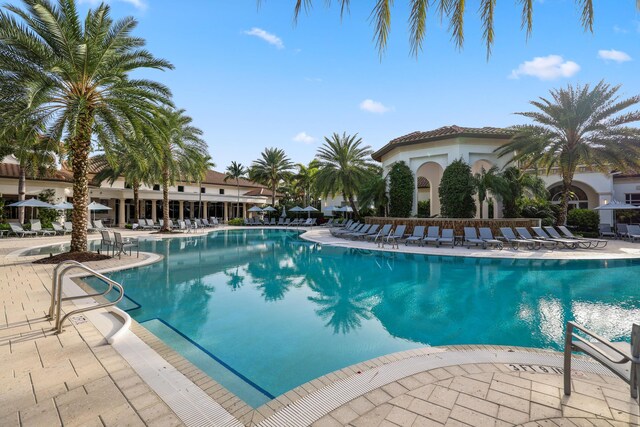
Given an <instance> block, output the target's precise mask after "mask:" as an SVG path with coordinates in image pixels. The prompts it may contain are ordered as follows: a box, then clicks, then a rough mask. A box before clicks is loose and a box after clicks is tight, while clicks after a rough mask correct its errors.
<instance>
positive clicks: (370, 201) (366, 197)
mask: <svg viewBox="0 0 640 427" xmlns="http://www.w3.org/2000/svg"><path fill="white" fill-rule="evenodd" d="M358 203H359V204H360V206H373V208H374V209H375V210H376V211H377V212H376V213H377V214H378V215H381V216H387V208H388V206H389V196H388V194H387V179H386V177H385V176H383V174H382V168H381V167H380V166H378V165H374V166H373V167H371V171H370V173H369V176H368V177H367V178H365V180H364V182H363V184H362V186H361V187H360V189H359V190H358Z"/></svg>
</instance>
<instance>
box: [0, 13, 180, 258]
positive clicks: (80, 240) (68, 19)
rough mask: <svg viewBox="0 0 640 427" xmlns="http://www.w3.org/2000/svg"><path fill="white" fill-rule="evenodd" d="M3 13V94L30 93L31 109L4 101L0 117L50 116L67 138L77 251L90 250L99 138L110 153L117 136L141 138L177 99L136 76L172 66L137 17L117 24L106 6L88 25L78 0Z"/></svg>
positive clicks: (51, 129)
mask: <svg viewBox="0 0 640 427" xmlns="http://www.w3.org/2000/svg"><path fill="white" fill-rule="evenodd" d="M22 3H23V6H24V7H23V8H19V7H18V6H13V5H5V6H4V9H5V12H4V13H2V14H0V92H1V93H2V94H3V97H6V98H7V99H14V98H20V97H23V96H24V95H25V93H26V95H27V96H28V99H29V102H28V105H29V106H30V107H31V108H30V109H29V110H25V108H23V106H21V104H20V103H16V104H13V103H11V102H7V103H0V106H1V107H2V111H0V117H2V119H4V120H7V121H8V122H11V121H12V120H14V119H15V120H22V119H23V117H24V115H26V114H28V115H30V116H31V117H35V118H36V119H38V120H43V121H46V123H47V136H48V137H50V138H51V139H52V140H54V141H60V140H63V141H65V142H66V145H67V153H68V155H69V158H70V160H71V163H72V166H73V204H74V210H73V232H72V234H71V248H70V251H71V252H82V251H86V250H87V207H88V200H89V191H88V179H87V173H88V161H89V153H90V152H91V149H92V138H94V140H95V141H96V142H97V143H98V145H99V146H100V147H101V148H102V149H103V150H105V151H109V150H110V149H111V146H112V145H113V143H114V142H115V141H118V140H132V141H135V131H136V129H138V128H139V125H140V124H141V123H145V122H149V121H150V120H151V112H152V111H153V110H154V107H155V105H157V104H159V103H170V101H169V96H170V93H169V89H167V88H166V87H165V86H163V85H161V84H159V83H156V82H153V81H150V80H146V79H134V78H131V77H130V74H131V72H132V71H135V70H140V69H148V68H153V69H158V70H165V69H168V68H172V66H171V64H170V63H169V62H167V61H165V60H162V59H156V58H155V57H154V56H153V55H152V54H151V53H149V52H148V51H147V50H145V49H144V48H143V46H144V40H143V39H141V38H139V37H134V36H132V35H131V33H132V31H133V30H134V28H135V27H136V25H137V22H136V21H135V20H134V19H133V18H131V17H128V18H124V19H122V20H119V21H115V22H114V20H113V19H112V18H111V17H110V8H109V6H108V5H106V4H104V3H103V4H101V5H99V6H98V7H97V8H95V9H92V10H90V11H89V12H88V13H87V15H86V17H85V19H84V22H83V21H82V20H81V19H80V17H79V14H78V11H77V10H76V4H75V1H74V0H58V1H57V2H56V3H55V4H54V3H52V2H50V1H48V0H23V2H22Z"/></svg>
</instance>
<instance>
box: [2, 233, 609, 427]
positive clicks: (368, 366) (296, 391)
mask: <svg viewBox="0 0 640 427" xmlns="http://www.w3.org/2000/svg"><path fill="white" fill-rule="evenodd" d="M251 228H255V229H260V228H262V229H286V230H293V229H291V228H285V227H251ZM251 228H248V227H228V228H227V227H224V228H220V229H218V230H226V229H240V230H242V229H251ZM208 231H209V232H213V231H216V230H208ZM185 234H186V233H183V234H176V235H157V236H156V235H152V236H149V237H152V238H175V237H178V238H180V237H196V236H198V235H197V234H196V235H194V234H186V235H185ZM206 234H208V233H201V234H200V236H204V235H206ZM305 234H307V233H302V234H301V235H300V236H301V237H302V238H305V240H309V241H312V242H314V243H320V244H328V243H326V242H322V241H318V242H316V241H314V240H312V239H309V238H307V237H308V236H305ZM42 246H48V245H42ZM29 249H33V247H32V248H29ZM29 249H22V250H18V251H14V252H16V253H20V252H25V251H27V250H29ZM381 250H383V251H388V252H391V251H389V250H388V249H381ZM14 252H12V253H11V255H13V254H14ZM141 254H144V255H145V256H148V257H149V258H145V259H143V260H141V261H140V262H136V263H133V264H128V265H124V266H121V267H117V266H116V267H110V268H106V269H100V270H98V271H100V272H101V273H102V272H113V271H124V270H128V269H132V268H139V267H143V266H146V265H151V264H154V263H156V262H159V261H161V260H162V259H163V256H162V255H159V254H155V253H147V252H141ZM461 255H462V256H465V255H463V254H461ZM545 259H546V258H545ZM83 283H84V285H85V286H89V285H88V284H86V282H83ZM115 316H119V315H117V314H115ZM130 330H131V332H132V333H133V334H135V336H136V337H137V338H139V339H140V340H142V342H144V343H145V344H146V345H147V346H148V347H149V348H150V349H152V350H153V351H154V352H155V353H156V354H157V355H158V356H160V357H161V358H162V359H164V360H165V361H166V362H167V363H168V364H169V365H171V366H172V367H173V368H175V369H176V370H177V371H178V372H179V373H181V374H182V375H184V376H185V377H186V378H187V379H188V380H189V381H191V382H192V383H193V384H194V385H196V386H197V387H198V388H200V390H202V391H203V392H204V393H205V394H207V395H208V396H209V397H210V398H211V399H212V400H213V401H214V402H215V403H217V404H218V405H220V406H222V408H224V409H225V410H226V411H227V412H228V413H229V414H230V415H231V416H232V417H233V418H235V419H236V420H237V421H239V422H240V423H242V424H244V425H256V426H276V425H282V424H279V423H280V422H281V421H282V420H283V419H286V420H287V425H289V424H288V423H290V422H291V417H294V419H295V420H296V423H297V422H303V423H304V422H306V421H300V420H308V418H309V414H313V416H314V417H315V418H314V420H317V419H320V418H321V417H322V416H323V415H326V414H328V413H329V412H330V411H331V410H333V409H335V407H336V406H335V404H336V402H342V401H343V400H344V398H343V399H342V400H336V399H335V398H328V397H327V393H330V390H332V388H331V387H335V384H341V386H340V387H344V386H345V384H347V385H346V386H347V387H348V383H349V382H353V381H356V380H357V379H358V378H362V374H363V373H365V372H373V371H374V370H377V369H379V368H381V367H383V366H387V365H392V364H396V363H398V362H401V361H404V360H408V359H412V358H413V359H414V358H420V357H425V356H433V355H437V354H441V355H444V353H449V352H452V351H455V352H475V353H477V354H482V352H485V353H486V355H491V354H496V353H497V352H500V353H504V354H506V355H507V356H509V355H510V356H516V355H521V354H525V356H526V355H527V354H529V355H531V354H544V355H551V356H554V357H555V358H556V359H557V358H558V357H561V355H560V353H558V352H555V351H552V350H545V349H538V348H526V347H517V346H494V345H453V346H441V347H423V348H419V349H415V350H406V351H401V352H397V353H392V354H387V355H383V356H380V357H377V358H373V359H370V360H366V361H363V362H360V363H356V364H353V365H350V366H347V367H344V368H342V369H338V370H336V371H333V372H330V373H328V374H326V375H323V376H321V377H318V378H315V379H313V380H311V381H308V382H306V383H304V384H301V385H300V386H297V387H295V388H293V389H291V390H289V391H288V392H286V393H283V394H281V395H279V396H276V397H275V398H274V399H272V400H270V401H269V402H267V403H265V404H263V405H261V406H259V407H258V408H253V407H252V406H250V405H248V404H247V403H245V402H244V401H243V400H242V399H240V398H239V397H238V396H236V395H235V394H234V393H232V392H230V391H229V390H227V389H226V388H224V387H223V386H222V385H221V384H219V383H218V382H217V381H216V380H215V379H213V378H211V377H210V376H209V375H208V374H206V373H205V372H204V371H202V370H201V369H199V368H198V367H197V366H195V365H194V364H193V363H191V362H190V361H189V360H187V359H186V358H184V357H183V356H181V355H180V354H179V353H178V352H176V351H175V350H173V349H172V348H171V347H169V346H168V345H167V344H165V343H164V342H163V341H162V340H161V339H159V338H158V337H157V336H155V334H153V333H152V332H151V331H149V330H148V329H146V328H145V327H144V326H143V325H141V324H140V323H138V322H137V321H136V320H135V319H132V322H131V328H130ZM114 348H115V349H116V350H117V351H118V352H119V353H120V350H119V349H118V348H117V347H116V346H114ZM479 352H480V353H479ZM123 357H124V356H123ZM574 357H575V356H574ZM578 359H584V360H587V359H586V358H582V357H581V356H578ZM469 363H482V362H473V361H469ZM584 363H589V362H584ZM453 365H457V363H454V364H453ZM447 366H451V365H447ZM599 373H602V372H599ZM407 375H409V374H407ZM404 376H406V375H404ZM404 376H403V377H398V378H395V377H389V378H393V379H389V382H391V381H395V380H398V379H401V378H404ZM611 376H612V375H611ZM356 382H357V381H356ZM149 385H150V387H152V386H151V384H149ZM152 388H153V387H152ZM344 396H348V394H346V395H344ZM161 398H162V396H161ZM162 399H163V400H164V401H165V403H166V404H167V405H169V407H170V408H171V409H172V410H174V408H173V407H172V404H171V402H168V401H167V400H165V399H164V398H162ZM318 399H319V400H318ZM348 401H349V400H347V401H344V402H342V403H347V402H348ZM309 402H312V404H313V405H316V406H314V408H315V409H314V410H313V411H311V412H309V411H308V405H309ZM318 402H320V405H321V406H317V405H318ZM330 402H333V403H330ZM329 403H330V404H329ZM327 405H328V406H327ZM332 405H333V406H332ZM338 406H339V405H338ZM318 407H322V408H324V409H322V410H318V409H317V408H318ZM283 417H284V418H283ZM183 421H184V420H183ZM274 423H275V424H274ZM291 425H306V424H291Z"/></svg>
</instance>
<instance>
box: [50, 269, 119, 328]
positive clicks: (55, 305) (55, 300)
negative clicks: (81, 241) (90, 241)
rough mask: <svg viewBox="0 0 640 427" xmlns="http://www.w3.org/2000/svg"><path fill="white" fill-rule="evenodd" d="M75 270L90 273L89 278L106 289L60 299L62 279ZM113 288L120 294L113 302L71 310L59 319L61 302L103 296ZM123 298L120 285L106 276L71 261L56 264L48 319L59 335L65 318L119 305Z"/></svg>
mask: <svg viewBox="0 0 640 427" xmlns="http://www.w3.org/2000/svg"><path fill="white" fill-rule="evenodd" d="M75 268H77V269H80V270H84V271H86V272H88V273H90V274H91V276H93V277H97V278H98V279H100V280H102V281H103V282H105V283H106V284H107V285H108V286H107V289H106V290H105V291H104V292H97V293H95V294H87V295H78V296H72V297H65V298H62V278H63V277H64V275H65V274H66V273H67V272H68V271H69V270H73V269H75ZM113 288H116V289H117V290H118V292H119V293H120V295H119V296H118V298H117V299H116V300H115V301H108V302H106V303H102V304H97V305H93V306H90V307H84V308H78V309H76V310H72V311H70V312H69V313H67V314H65V315H64V316H63V317H62V318H61V317H60V309H61V306H62V301H70V300H74V299H81V298H88V297H96V296H105V295H107V294H108V293H109V292H111V290H112V289H113ZM123 297H124V288H123V287H122V285H121V284H120V283H118V282H116V281H114V280H111V279H109V278H108V277H107V276H105V275H103V274H100V273H98V272H97V271H95V270H93V269H91V268H89V267H87V266H86V265H84V264H82V263H80V262H78V261H72V260H69V261H63V262H61V263H60V264H58V265H57V266H56V268H55V269H54V270H53V279H52V284H51V305H50V306H49V319H51V320H54V319H55V321H56V325H55V328H54V329H55V330H56V331H57V333H61V332H62V324H63V323H64V321H65V320H67V318H69V316H72V315H74V314H78V313H83V312H85V311H90V310H96V309H98V308H104V307H111V306H113V305H116V304H117V303H119V302H120V301H121V300H122V298H123Z"/></svg>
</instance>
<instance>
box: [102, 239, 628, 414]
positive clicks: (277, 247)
mask: <svg viewBox="0 0 640 427" xmlns="http://www.w3.org/2000/svg"><path fill="white" fill-rule="evenodd" d="M141 250H144V251H150V252H156V253H159V254H162V255H164V258H163V260H162V261H160V262H158V263H155V264H152V265H149V266H145V267H140V268H135V269H130V270H125V271H121V272H117V273H113V274H110V276H111V277H113V278H114V279H115V280H118V281H120V282H122V283H123V284H124V286H125V290H126V295H127V297H128V299H127V300H125V301H124V302H123V308H124V309H127V310H128V311H129V314H130V315H131V316H132V317H133V318H135V319H136V320H137V321H138V322H141V323H142V324H143V325H144V326H145V327H147V328H148V329H150V330H151V331H152V332H154V333H155V334H156V335H157V336H158V337H159V338H161V339H162V340H164V341H165V342H166V343H167V344H168V345H170V346H172V347H173V348H174V349H175V350H176V351H178V352H180V353H181V354H183V355H184V356H185V357H187V358H188V359H189V360H191V361H192V363H194V364H195V365H197V366H198V367H199V368H200V369H202V370H203V371H205V372H207V373H208V374H209V375H210V376H212V378H214V379H215V380H217V381H218V382H220V383H221V384H222V385H223V386H225V387H226V388H227V389H229V390H230V391H232V392H233V393H234V394H236V395H237V396H238V397H240V398H241V399H243V400H244V401H245V402H247V403H248V404H250V405H251V406H254V407H257V406H259V405H260V404H262V403H265V402H266V401H268V400H269V399H271V398H272V397H273V396H277V395H279V394H281V393H284V392H287V391H288V390H290V389H292V388H294V387H296V386H298V385H300V384H303V383H305V382H307V381H310V380H312V379H314V378H316V377H318V376H321V375H324V374H327V373H329V372H332V371H334V370H336V369H340V368H343V367H345V366H348V365H351V364H354V363H357V362H361V361H364V360H368V359H371V358H374V357H377V356H381V355H383V354H387V353H391V352H396V351H401V350H406V349H412V348H418V347H423V346H428V345H431V346H437V345H453V344H496V345H517V346H530V347H541V348H551V349H556V350H559V349H561V348H562V340H563V332H564V330H563V328H564V324H565V322H566V321H567V320H573V319H575V320H577V321H578V322H579V323H581V324H584V325H586V326H587V327H588V328H591V329H593V330H595V331H597V332H598V333H599V334H601V335H602V336H604V337H607V338H610V339H614V340H622V339H626V338H627V336H628V334H629V330H630V325H631V323H632V321H634V320H635V321H638V319H640V286H638V283H637V278H638V277H639V275H640V261H638V260H615V261H611V260H609V261H594V260H589V261H566V260H562V261H550V260H515V259H489V258H466V257H450V256H426V255H417V254H402V253H397V252H380V251H365V250H358V249H348V248H340V247H332V246H322V245H319V244H315V243H311V242H307V241H304V240H302V239H301V238H300V237H298V234H297V233H296V232H293V231H287V230H260V229H251V230H229V231H219V232H213V233H210V234H209V235H202V236H194V237H188V238H177V239H165V240H158V241H143V242H141Z"/></svg>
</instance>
